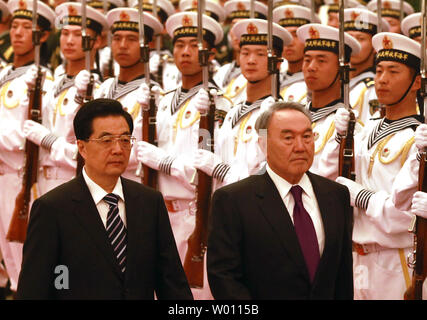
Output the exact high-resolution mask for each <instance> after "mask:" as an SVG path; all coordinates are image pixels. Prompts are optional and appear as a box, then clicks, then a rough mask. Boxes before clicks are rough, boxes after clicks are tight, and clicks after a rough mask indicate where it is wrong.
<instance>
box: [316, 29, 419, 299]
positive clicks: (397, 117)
mask: <svg viewBox="0 0 427 320" xmlns="http://www.w3.org/2000/svg"><path fill="white" fill-rule="evenodd" d="M372 45H373V47H374V49H375V50H376V51H377V55H376V75H375V90H376V94H377V97H378V101H379V103H381V104H382V105H384V106H385V110H386V113H385V117H384V118H382V119H377V120H375V121H370V122H369V123H368V124H367V125H365V127H364V128H363V130H362V131H361V132H360V133H359V134H357V135H355V136H354V158H355V175H356V180H355V181H352V180H349V179H347V178H344V177H338V178H337V179H336V180H337V181H338V182H340V183H342V184H344V185H346V186H347V187H348V189H349V191H350V196H351V205H352V206H353V207H354V229H353V247H354V248H353V250H354V252H353V270H354V278H355V282H354V283H355V288H354V289H355V294H354V297H355V299H369V300H371V299H402V298H403V294H404V292H405V291H406V289H407V287H409V285H410V282H411V281H410V277H411V275H410V272H409V271H408V267H407V264H406V257H407V255H408V253H409V252H410V250H411V249H412V238H413V236H412V235H411V234H410V233H409V232H408V227H409V225H410V223H411V220H412V214H411V213H410V212H407V211H402V210H399V209H397V208H396V207H395V205H394V203H393V201H392V191H393V190H395V189H396V186H398V185H399V184H401V183H402V181H400V180H398V179H396V177H397V176H398V174H399V172H400V171H401V170H403V169H402V166H404V164H405V162H406V161H408V160H407V159H408V157H411V156H412V155H414V154H415V153H416V152H417V147H416V145H414V131H415V129H416V128H417V126H418V125H419V124H420V117H419V116H418V115H417V106H416V94H417V90H418V89H419V88H420V82H421V80H420V75H419V71H420V55H421V49H420V44H419V43H417V42H416V41H414V40H411V39H409V38H408V37H406V36H403V35H400V34H397V33H390V32H382V33H379V34H377V35H375V36H374V37H373V38H372ZM348 119H349V115H348V111H347V110H345V109H340V110H339V112H337V114H336V120H335V126H336V131H337V136H336V139H332V140H331V141H330V142H329V143H328V145H327V146H326V147H325V152H324V154H323V156H322V161H321V163H322V166H323V165H326V166H327V167H328V170H330V169H331V168H335V170H338V152H339V151H338V149H339V143H338V142H339V141H340V139H341V138H340V137H341V136H342V135H343V134H345V131H346V130H347V126H348Z"/></svg>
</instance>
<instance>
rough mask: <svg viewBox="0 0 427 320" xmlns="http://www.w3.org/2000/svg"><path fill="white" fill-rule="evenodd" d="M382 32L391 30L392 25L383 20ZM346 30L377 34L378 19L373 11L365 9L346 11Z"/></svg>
mask: <svg viewBox="0 0 427 320" xmlns="http://www.w3.org/2000/svg"><path fill="white" fill-rule="evenodd" d="M381 21H382V23H381V30H382V32H387V31H389V30H390V24H389V23H388V22H387V20H385V19H381ZM344 30H345V31H361V32H366V33H369V34H371V35H374V34H376V33H377V30H378V17H377V15H376V14H375V13H373V12H372V11H369V10H368V9H363V8H351V9H344Z"/></svg>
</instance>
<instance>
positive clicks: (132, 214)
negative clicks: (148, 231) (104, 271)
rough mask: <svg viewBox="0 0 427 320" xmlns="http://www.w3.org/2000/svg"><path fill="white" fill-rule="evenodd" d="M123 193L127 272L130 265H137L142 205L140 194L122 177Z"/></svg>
mask: <svg viewBox="0 0 427 320" xmlns="http://www.w3.org/2000/svg"><path fill="white" fill-rule="evenodd" d="M122 187H123V194H124V197H125V208H126V225H127V226H126V227H127V247H126V271H125V274H129V273H130V272H131V271H132V267H133V266H135V265H137V263H136V260H135V259H136V258H137V256H138V253H139V251H140V250H143V249H142V248H141V241H140V240H139V238H141V236H143V234H144V228H145V227H146V226H144V225H143V223H142V219H141V218H140V217H141V215H142V214H143V211H144V209H145V208H144V206H142V205H141V204H139V199H138V197H140V196H141V195H142V194H141V193H138V192H135V189H132V188H131V187H130V186H129V183H128V181H126V179H123V178H122Z"/></svg>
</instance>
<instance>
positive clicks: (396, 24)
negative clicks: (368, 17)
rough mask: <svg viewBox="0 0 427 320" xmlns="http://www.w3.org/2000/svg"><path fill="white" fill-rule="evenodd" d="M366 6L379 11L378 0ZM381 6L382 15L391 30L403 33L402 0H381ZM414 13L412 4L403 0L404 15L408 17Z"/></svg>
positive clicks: (373, 0)
mask: <svg viewBox="0 0 427 320" xmlns="http://www.w3.org/2000/svg"><path fill="white" fill-rule="evenodd" d="M366 7H367V8H368V9H369V10H371V11H373V12H377V8H378V4H377V0H372V1H371V2H369V3H368V4H367V5H366ZM381 8H382V10H381V16H382V17H383V18H384V19H385V20H387V22H388V23H389V25H390V32H395V33H402V30H401V27H400V22H401V21H400V17H401V12H400V0H381ZM412 13H414V8H413V7H412V5H411V4H410V3H408V2H406V1H403V16H404V17H406V16H407V15H410V14H412Z"/></svg>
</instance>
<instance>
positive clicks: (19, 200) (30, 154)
mask: <svg viewBox="0 0 427 320" xmlns="http://www.w3.org/2000/svg"><path fill="white" fill-rule="evenodd" d="M32 22H33V25H32V40H33V44H34V62H35V65H36V66H37V69H38V71H37V78H36V83H35V86H34V88H30V89H29V90H28V91H29V104H28V119H30V120H33V121H36V122H38V123H41V119H42V115H41V111H42V82H43V73H42V71H41V68H40V38H41V31H40V30H37V1H33V17H32ZM38 159H39V146H38V145H36V144H34V143H33V142H31V141H30V140H28V139H26V141H25V164H24V174H23V177H22V187H21V191H20V192H19V193H18V195H17V196H16V199H15V209H14V210H13V214H12V219H11V221H10V224H9V229H8V231H7V235H6V239H7V240H9V241H12V242H21V243H24V241H25V238H26V236H27V225H28V214H29V209H30V201H31V188H32V187H33V185H34V184H35V183H36V182H37V169H38Z"/></svg>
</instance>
